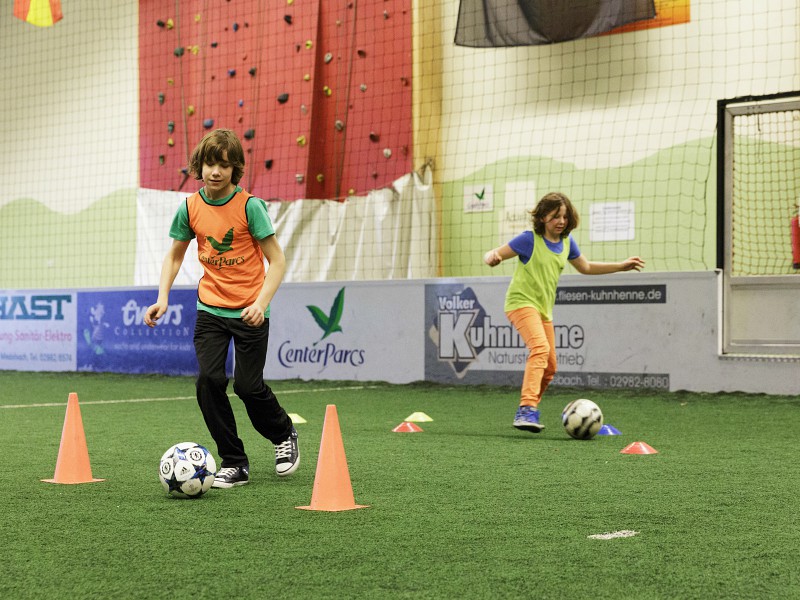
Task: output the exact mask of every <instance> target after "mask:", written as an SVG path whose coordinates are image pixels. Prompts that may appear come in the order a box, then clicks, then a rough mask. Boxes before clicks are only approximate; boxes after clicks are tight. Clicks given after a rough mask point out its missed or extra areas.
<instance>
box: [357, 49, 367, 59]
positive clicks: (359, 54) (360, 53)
mask: <svg viewBox="0 0 800 600" xmlns="http://www.w3.org/2000/svg"><path fill="white" fill-rule="evenodd" d="M358 56H359V58H366V56H367V51H366V50H358Z"/></svg>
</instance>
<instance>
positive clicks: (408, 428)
mask: <svg viewBox="0 0 800 600" xmlns="http://www.w3.org/2000/svg"><path fill="white" fill-rule="evenodd" d="M392 431H393V432H394V433H416V432H417V431H422V428H421V427H420V426H419V425H415V424H414V423H411V422H409V421H403V422H402V423H400V425H398V426H397V427H395V428H394V429H392Z"/></svg>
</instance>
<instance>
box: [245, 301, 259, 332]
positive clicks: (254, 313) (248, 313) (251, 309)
mask: <svg viewBox="0 0 800 600" xmlns="http://www.w3.org/2000/svg"><path fill="white" fill-rule="evenodd" d="M242 321H244V322H245V324H247V325H250V327H261V325H263V324H264V308H263V307H261V306H259V305H258V304H251V305H250V306H248V307H247V308H245V309H244V310H242Z"/></svg>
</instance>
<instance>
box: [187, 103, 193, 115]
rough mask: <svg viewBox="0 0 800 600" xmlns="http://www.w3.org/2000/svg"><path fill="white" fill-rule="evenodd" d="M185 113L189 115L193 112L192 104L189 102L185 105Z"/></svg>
mask: <svg viewBox="0 0 800 600" xmlns="http://www.w3.org/2000/svg"><path fill="white" fill-rule="evenodd" d="M186 114H187V115H189V116H190V117H191V116H192V115H193V114H194V104H190V105H189V106H187V107H186Z"/></svg>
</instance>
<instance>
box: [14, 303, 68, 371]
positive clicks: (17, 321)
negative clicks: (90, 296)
mask: <svg viewBox="0 0 800 600" xmlns="http://www.w3.org/2000/svg"><path fill="white" fill-rule="evenodd" d="M76 312H77V295H76V294H75V293H74V292H70V291H60V290H36V291H8V290H3V291H0V370H9V371H11V370H13V371H74V370H75V367H76V361H77V358H76V356H77V353H76V343H77V339H76V338H77V336H76V328H75V315H76Z"/></svg>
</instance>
